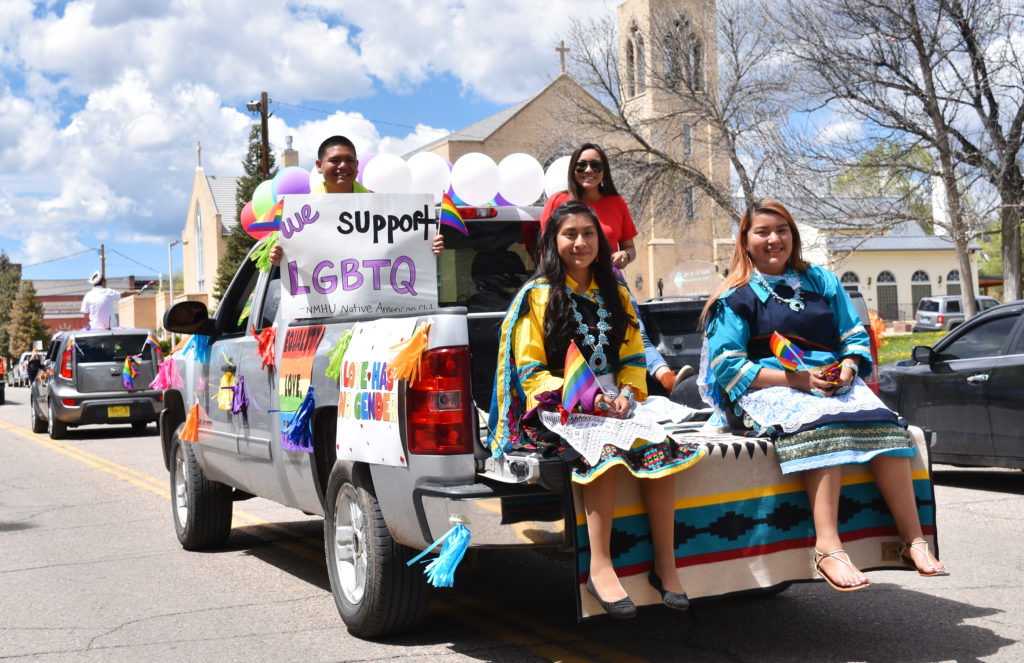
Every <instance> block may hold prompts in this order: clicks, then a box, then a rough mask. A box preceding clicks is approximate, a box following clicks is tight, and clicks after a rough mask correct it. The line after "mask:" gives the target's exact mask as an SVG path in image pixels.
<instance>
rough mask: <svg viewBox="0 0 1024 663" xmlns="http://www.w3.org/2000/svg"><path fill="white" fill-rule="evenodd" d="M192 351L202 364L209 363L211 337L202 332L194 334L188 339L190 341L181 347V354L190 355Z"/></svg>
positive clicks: (193, 355)
mask: <svg viewBox="0 0 1024 663" xmlns="http://www.w3.org/2000/svg"><path fill="white" fill-rule="evenodd" d="M190 352H191V353H192V357H193V358H194V359H195V360H196V361H198V362H199V363H201V364H206V363H209V361H210V337H209V336H203V335H202V334H192V338H190V339H188V343H186V344H185V347H184V348H182V349H181V354H182V355H185V356H188V354H189V353H190Z"/></svg>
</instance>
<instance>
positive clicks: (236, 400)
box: [231, 375, 249, 416]
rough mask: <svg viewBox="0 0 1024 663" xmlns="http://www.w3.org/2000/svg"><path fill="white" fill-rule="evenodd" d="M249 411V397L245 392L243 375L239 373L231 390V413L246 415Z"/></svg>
mask: <svg viewBox="0 0 1024 663" xmlns="http://www.w3.org/2000/svg"><path fill="white" fill-rule="evenodd" d="M248 413H249V397H248V396H246V394H245V376H244V375H239V376H238V380H237V381H235V386H234V387H233V388H232V390H231V414H241V415H243V416H244V415H247V414H248Z"/></svg>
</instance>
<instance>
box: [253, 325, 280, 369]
mask: <svg viewBox="0 0 1024 663" xmlns="http://www.w3.org/2000/svg"><path fill="white" fill-rule="evenodd" d="M249 331H250V332H251V333H252V335H253V336H254V337H255V338H256V355H257V356H258V357H259V358H260V359H261V360H262V362H263V363H262V364H260V373H262V372H263V369H265V368H266V367H267V366H269V367H270V368H274V342H275V340H276V339H277V327H276V326H273V325H271V326H270V327H267V328H265V329H264V330H263V331H261V332H260V333H259V334H257V333H256V328H255V327H249Z"/></svg>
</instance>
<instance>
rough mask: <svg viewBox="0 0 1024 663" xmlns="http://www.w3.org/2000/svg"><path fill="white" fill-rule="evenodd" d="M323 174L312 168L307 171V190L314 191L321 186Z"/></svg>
mask: <svg viewBox="0 0 1024 663" xmlns="http://www.w3.org/2000/svg"><path fill="white" fill-rule="evenodd" d="M323 183H324V174H323V173H321V172H320V171H319V170H317V169H316V166H313V170H311V171H309V190H310V191H316V188H317V187H318V186H323Z"/></svg>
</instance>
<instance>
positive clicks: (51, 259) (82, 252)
mask: <svg viewBox="0 0 1024 663" xmlns="http://www.w3.org/2000/svg"><path fill="white" fill-rule="evenodd" d="M93 251H95V252H96V253H99V252H100V250H99V249H85V250H84V251H79V252H78V253H72V254H70V255H66V256H61V257H59V258H50V259H49V260H43V261H41V262H34V263H32V264H31V265H22V266H21V268H22V269H27V268H29V267H38V266H39V265H45V264H46V263H50V262H57V261H58V260H67V259H68V258H74V257H76V256H80V255H82V254H84V253H91V252H93Z"/></svg>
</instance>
